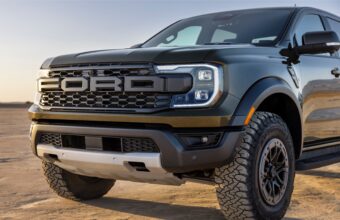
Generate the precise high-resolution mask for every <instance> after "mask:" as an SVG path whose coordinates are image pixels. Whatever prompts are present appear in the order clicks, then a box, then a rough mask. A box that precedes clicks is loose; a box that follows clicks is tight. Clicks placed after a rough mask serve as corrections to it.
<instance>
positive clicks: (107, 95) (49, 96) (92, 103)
mask: <svg viewBox="0 0 340 220" xmlns="http://www.w3.org/2000/svg"><path fill="white" fill-rule="evenodd" d="M170 101H171V95H165V94H157V93H143V92H139V93H124V92H72V93H70V92H60V91H58V92H52V91H51V92H44V93H42V95H41V99H40V105H41V106H44V107H52V108H53V107H65V108H103V109H124V108H127V109H155V108H168V107H169V106H170Z"/></svg>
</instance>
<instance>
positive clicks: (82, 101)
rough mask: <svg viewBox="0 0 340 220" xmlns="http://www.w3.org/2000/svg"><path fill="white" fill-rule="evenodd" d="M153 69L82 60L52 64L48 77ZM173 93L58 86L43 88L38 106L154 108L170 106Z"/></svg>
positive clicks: (137, 72)
mask: <svg viewBox="0 0 340 220" xmlns="http://www.w3.org/2000/svg"><path fill="white" fill-rule="evenodd" d="M154 74H155V71H154V69H153V66H152V65H151V64H145V65H126V64H82V65H71V66H55V67H53V68H52V69H51V70H50V72H49V73H48V77H49V78H58V79H60V81H61V80H63V79H65V78H72V77H84V78H86V79H89V78H90V77H111V76H115V77H118V78H120V79H122V80H123V79H124V76H151V75H154ZM171 98H172V94H171V93H169V92H146V91H144V92H137V91H134V92H132V91H131V92H123V91H122V92H121V91H110V90H100V91H95V92H93V91H84V92H65V91H62V90H61V89H53V90H50V91H42V92H41V99H40V102H39V104H40V106H41V107H42V108H44V109H53V110H68V111H74V110H77V111H127V112H154V111H159V110H163V109H168V108H170V104H171Z"/></svg>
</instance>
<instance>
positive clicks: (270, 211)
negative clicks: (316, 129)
mask: <svg viewBox="0 0 340 220" xmlns="http://www.w3.org/2000/svg"><path fill="white" fill-rule="evenodd" d="M274 138H277V139H279V140H281V141H282V142H283V144H284V146H285V148H286V151H287V156H288V164H289V169H288V183H287V187H286V191H285V193H284V196H283V197H282V199H281V201H280V202H279V203H278V204H276V205H274V206H273V205H269V204H267V203H266V202H265V200H264V198H263V196H262V194H261V192H260V186H259V170H260V168H259V167H260V160H261V155H262V152H263V150H264V147H265V146H266V144H267V143H268V142H269V141H270V140H272V139H274ZM253 162H254V163H253V166H252V167H253V170H252V173H253V174H254V176H253V177H254V178H251V179H252V181H253V182H252V185H253V187H254V189H255V190H253V191H252V193H253V198H258V199H255V205H256V209H257V210H258V212H259V214H260V216H267V217H268V218H269V219H277V218H281V217H283V215H284V213H285V212H286V209H287V208H286V207H288V206H289V203H290V197H291V194H292V191H293V188H294V177H295V156H294V148H293V143H292V141H291V137H290V134H289V133H286V131H285V130H283V129H282V126H281V125H278V124H272V125H270V126H268V127H267V128H266V129H265V130H264V131H263V133H262V134H261V135H260V138H259V141H258V145H257V148H256V150H255V160H254V161H253Z"/></svg>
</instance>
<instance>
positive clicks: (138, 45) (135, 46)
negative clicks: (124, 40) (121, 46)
mask: <svg viewBox="0 0 340 220" xmlns="http://www.w3.org/2000/svg"><path fill="white" fill-rule="evenodd" d="M142 45H143V44H135V45H133V46H131V47H130V48H131V49H133V48H140V47H141V46H142Z"/></svg>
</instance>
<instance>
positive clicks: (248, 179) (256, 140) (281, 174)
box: [215, 112, 295, 219]
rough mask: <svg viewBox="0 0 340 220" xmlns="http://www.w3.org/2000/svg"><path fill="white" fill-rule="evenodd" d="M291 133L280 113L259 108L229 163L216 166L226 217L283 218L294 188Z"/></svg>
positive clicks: (218, 189)
mask: <svg viewBox="0 0 340 220" xmlns="http://www.w3.org/2000/svg"><path fill="white" fill-rule="evenodd" d="M294 176H295V156H294V147H293V142H292V137H291V135H290V132H289V130H288V128H287V125H286V124H285V123H284V121H283V120H282V119H281V118H280V116H278V115H275V114H272V113H268V112H256V113H255V114H254V116H253V118H252V120H251V122H250V123H249V125H248V126H247V127H246V128H245V131H244V132H243V134H242V135H241V138H240V142H239V144H238V146H237V147H236V152H235V156H234V159H233V161H232V162H230V163H229V164H227V165H225V166H222V167H219V168H216V169H215V182H216V184H217V186H216V192H217V198H218V201H219V204H220V206H221V209H222V212H223V214H224V216H225V217H226V218H227V219H281V218H283V216H284V215H285V213H286V210H287V208H288V206H289V203H290V199H291V195H292V192H293V188H294Z"/></svg>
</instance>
